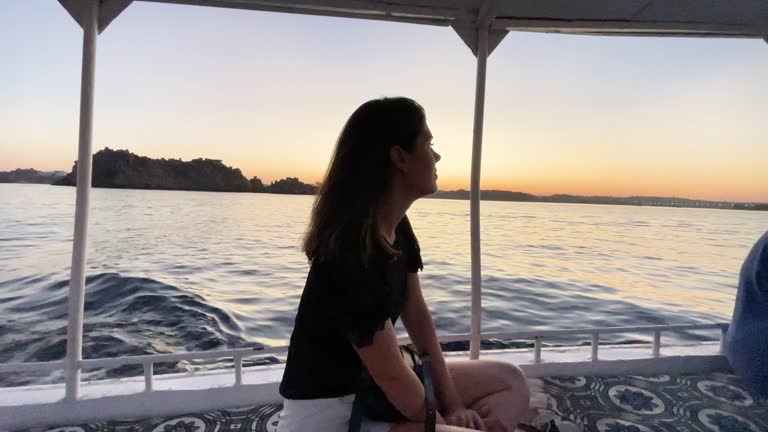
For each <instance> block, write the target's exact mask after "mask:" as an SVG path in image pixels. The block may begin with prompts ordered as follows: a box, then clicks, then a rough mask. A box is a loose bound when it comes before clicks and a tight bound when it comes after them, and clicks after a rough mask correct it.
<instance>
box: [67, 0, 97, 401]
mask: <svg viewBox="0 0 768 432" xmlns="http://www.w3.org/2000/svg"><path fill="white" fill-rule="evenodd" d="M86 16H87V19H86V21H85V22H84V25H83V69H82V77H81V83H80V139H79V145H78V155H77V198H76V205H75V239H74V242H73V245H72V268H71V274H70V278H69V314H68V322H67V357H66V360H65V364H66V366H65V367H66V397H65V399H67V400H76V399H77V398H78V396H79V392H80V360H82V355H83V309H84V301H85V259H86V254H85V249H86V240H87V235H88V208H89V205H90V200H91V162H92V150H91V148H92V145H91V144H92V143H91V140H92V136H93V81H94V73H95V70H96V38H97V35H98V28H99V23H98V21H99V0H90V1H89V3H88V7H87V11H86Z"/></svg>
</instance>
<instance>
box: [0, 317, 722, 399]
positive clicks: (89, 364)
mask: <svg viewBox="0 0 768 432" xmlns="http://www.w3.org/2000/svg"><path fill="white" fill-rule="evenodd" d="M728 326H729V324H728V323H712V324H678V325H650V326H629V327H596V328H580V329H553V330H535V329H534V330H522V331H516V332H491V333H483V334H482V338H483V339H499V340H533V362H534V363H541V362H542V355H541V354H542V342H543V340H544V339H545V338H554V337H563V336H583V335H590V336H591V338H592V339H591V348H592V355H591V360H592V361H598V360H599V355H598V354H599V347H600V335H601V334H617V333H650V334H652V335H653V343H652V344H651V353H650V354H651V356H652V357H661V346H662V345H661V335H662V333H664V332H667V333H668V332H682V331H696V330H715V329H719V330H720V352H721V353H722V352H723V346H724V342H725V334H726V332H727V331H728ZM470 336H471V334H469V333H467V334H452V335H442V336H439V337H438V340H439V341H440V342H443V343H447V342H465V341H468V340H469V338H470ZM409 341H410V339H409V338H408V337H401V338H399V339H398V342H400V343H408V342H409ZM604 346H605V345H604ZM287 351H288V346H277V347H263V348H262V347H257V348H239V349H228V350H212V351H204V352H184V353H169V354H147V355H139V356H124V357H111V358H99V359H84V360H80V361H79V362H78V368H79V369H94V368H99V367H103V368H107V367H118V366H125V365H137V364H140V365H142V367H143V370H144V391H146V392H151V391H153V381H154V376H155V374H154V365H155V363H167V362H176V361H184V360H207V359H221V358H232V359H233V363H234V371H235V381H234V386H240V385H242V384H243V359H244V358H247V357H254V356H264V355H272V354H281V353H285V352H287ZM65 363H66V360H58V361H51V362H28V363H7V364H0V373H10V372H53V371H56V370H64V368H65V366H66V364H65Z"/></svg>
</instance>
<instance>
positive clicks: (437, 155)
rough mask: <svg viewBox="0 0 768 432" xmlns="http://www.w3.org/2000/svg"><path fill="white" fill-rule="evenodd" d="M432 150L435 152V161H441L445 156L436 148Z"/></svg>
mask: <svg viewBox="0 0 768 432" xmlns="http://www.w3.org/2000/svg"><path fill="white" fill-rule="evenodd" d="M432 151H433V152H434V153H435V162H440V159H442V158H443V157H442V156H440V153H438V152H436V151H434V150H432Z"/></svg>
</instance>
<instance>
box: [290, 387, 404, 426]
mask: <svg viewBox="0 0 768 432" xmlns="http://www.w3.org/2000/svg"><path fill="white" fill-rule="evenodd" d="M354 400H355V395H354V394H349V395H346V396H342V397H337V398H328V399H306V400H294V399H285V400H284V401H283V411H282V412H281V413H280V421H279V422H278V424H277V432H347V429H348V428H349V417H350V415H352V402H354ZM392 426H393V424H392V423H383V422H377V421H373V420H369V419H367V418H365V417H363V421H362V424H361V425H360V432H390V431H391V430H392Z"/></svg>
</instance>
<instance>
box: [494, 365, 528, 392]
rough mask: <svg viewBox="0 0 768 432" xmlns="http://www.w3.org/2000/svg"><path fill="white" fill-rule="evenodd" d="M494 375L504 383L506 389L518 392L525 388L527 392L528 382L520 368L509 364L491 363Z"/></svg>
mask: <svg viewBox="0 0 768 432" xmlns="http://www.w3.org/2000/svg"><path fill="white" fill-rule="evenodd" d="M492 367H493V368H494V375H495V376H496V377H498V379H499V380H500V381H501V382H502V383H504V386H505V387H507V388H508V389H515V390H519V389H521V388H525V390H526V391H528V381H527V380H526V378H525V373H524V372H523V370H522V369H520V367H518V366H517V365H515V364H512V363H509V362H501V361H493V366H492Z"/></svg>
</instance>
